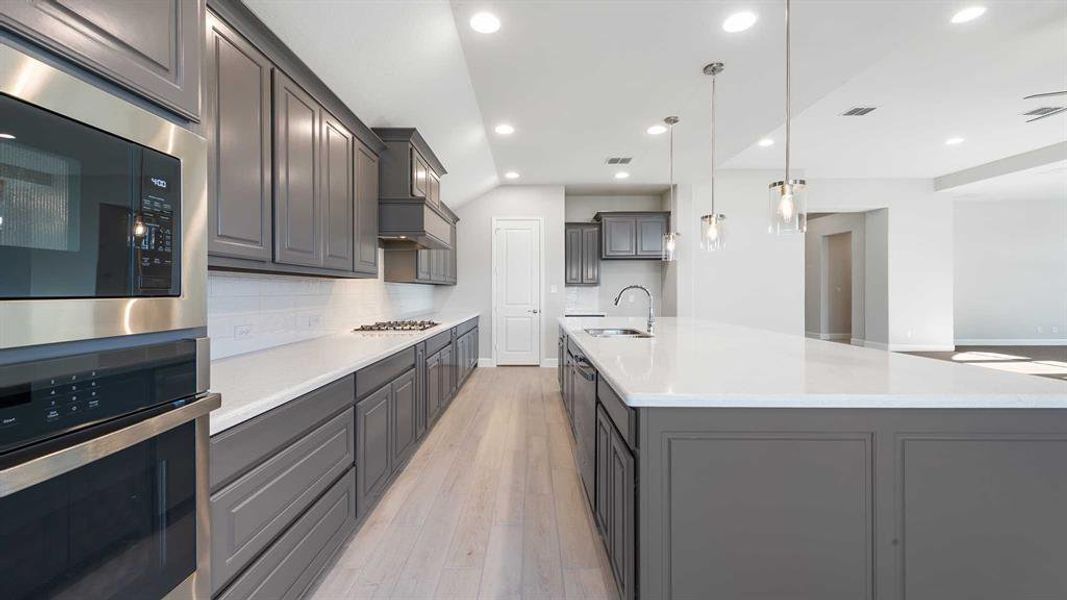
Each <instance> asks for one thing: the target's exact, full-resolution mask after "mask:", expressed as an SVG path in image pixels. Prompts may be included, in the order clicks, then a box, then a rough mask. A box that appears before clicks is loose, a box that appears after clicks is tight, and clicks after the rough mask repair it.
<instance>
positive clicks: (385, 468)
mask: <svg viewBox="0 0 1067 600" xmlns="http://www.w3.org/2000/svg"><path fill="white" fill-rule="evenodd" d="M392 395H393V394H392V388H391V386H389V385H385V386H383V387H382V388H381V389H379V390H378V391H377V392H374V393H373V394H371V395H369V396H367V397H366V398H364V399H362V400H360V401H359V402H358V403H357V404H356V506H357V507H358V511H359V515H361V516H362V515H363V514H365V513H366V511H367V509H368V508H369V507H370V505H372V504H373V503H374V500H375V499H376V498H377V497H378V496H379V495H381V493H382V491H383V490H384V489H385V484H386V483H387V482H388V481H389V476H390V475H391V474H392V454H391V447H390V446H391V445H390V443H389V438H390V432H389V430H390V427H391V423H390V418H389V415H390V412H391V410H390V406H391V401H392Z"/></svg>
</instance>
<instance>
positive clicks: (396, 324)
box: [352, 320, 440, 332]
mask: <svg viewBox="0 0 1067 600" xmlns="http://www.w3.org/2000/svg"><path fill="white" fill-rule="evenodd" d="M438 325H440V323H438V322H437V321H410V320H409V321H378V322H377V323H372V324H370V325H360V326H359V327H357V328H356V329H353V330H352V331H356V332H366V331H424V330H426V329H430V328H431V327H437V326H438Z"/></svg>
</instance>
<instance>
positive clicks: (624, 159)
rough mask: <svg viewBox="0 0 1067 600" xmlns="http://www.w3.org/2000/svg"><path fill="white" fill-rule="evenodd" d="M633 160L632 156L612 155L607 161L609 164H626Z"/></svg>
mask: <svg viewBox="0 0 1067 600" xmlns="http://www.w3.org/2000/svg"><path fill="white" fill-rule="evenodd" d="M631 160H633V157H632V156H612V157H610V158H608V160H607V163H608V164H609V165H628V164H630V161H631Z"/></svg>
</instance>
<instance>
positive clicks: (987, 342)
mask: <svg viewBox="0 0 1067 600" xmlns="http://www.w3.org/2000/svg"><path fill="white" fill-rule="evenodd" d="M956 345H957V346H1067V339H1063V338H1060V339H978V340H975V339H961V340H956Z"/></svg>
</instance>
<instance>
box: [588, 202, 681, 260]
mask: <svg viewBox="0 0 1067 600" xmlns="http://www.w3.org/2000/svg"><path fill="white" fill-rule="evenodd" d="M670 217H671V214H670V213H669V212H611V213H597V215H596V216H595V217H594V219H595V220H597V221H599V222H600V224H601V232H600V235H601V253H600V256H601V258H604V259H641V260H659V259H660V258H661V256H662V253H663V234H665V233H666V232H667V226H668V224H669V222H670Z"/></svg>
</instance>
